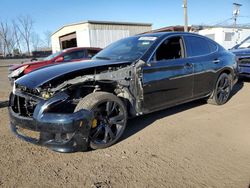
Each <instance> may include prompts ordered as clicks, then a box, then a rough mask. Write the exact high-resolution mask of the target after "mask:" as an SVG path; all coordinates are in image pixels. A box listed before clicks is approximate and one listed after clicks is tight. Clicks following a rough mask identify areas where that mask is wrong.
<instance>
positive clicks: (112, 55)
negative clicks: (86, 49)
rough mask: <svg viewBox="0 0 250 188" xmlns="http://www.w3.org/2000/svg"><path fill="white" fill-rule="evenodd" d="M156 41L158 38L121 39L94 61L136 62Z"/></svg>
mask: <svg viewBox="0 0 250 188" xmlns="http://www.w3.org/2000/svg"><path fill="white" fill-rule="evenodd" d="M156 39H157V37H154V36H135V37H128V38H125V39H121V40H119V41H117V42H114V43H112V44H111V45H109V46H108V47H106V48H105V49H103V50H102V51H100V52H99V53H98V54H96V55H95V56H94V57H93V59H107V60H122V61H126V60H127V61H134V60H137V59H139V58H141V57H142V56H143V54H144V53H145V52H146V51H147V50H148V49H149V47H150V46H151V45H152V44H153V43H154V42H155V40H156Z"/></svg>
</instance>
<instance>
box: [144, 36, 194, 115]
mask: <svg viewBox="0 0 250 188" xmlns="http://www.w3.org/2000/svg"><path fill="white" fill-rule="evenodd" d="M185 54H186V52H185V45H184V42H183V39H182V37H180V36H174V37H170V38H167V39H166V40H164V41H163V42H162V43H161V45H160V46H159V47H158V48H157V49H156V51H155V52H154V54H153V56H152V58H151V59H150V61H149V65H145V66H144V67H142V85H143V100H144V101H143V107H144V109H145V110H149V111H154V110H157V109H161V108H164V107H168V106H171V105H174V104H176V103H181V102H182V101H185V100H188V99H190V98H192V95H193V66H192V62H188V61H187V59H186V55H185Z"/></svg>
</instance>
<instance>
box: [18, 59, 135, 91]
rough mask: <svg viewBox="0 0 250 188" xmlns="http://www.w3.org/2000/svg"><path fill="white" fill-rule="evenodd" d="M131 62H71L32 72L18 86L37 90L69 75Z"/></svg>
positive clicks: (20, 80) (20, 79)
mask: <svg viewBox="0 0 250 188" xmlns="http://www.w3.org/2000/svg"><path fill="white" fill-rule="evenodd" d="M124 63H131V62H127V61H126V62H124V61H123V62H121V61H119V62H117V61H110V60H88V61H82V62H71V63H62V64H58V65H54V66H49V67H45V68H42V69H38V70H36V71H34V72H31V73H29V74H27V75H24V76H22V77H21V78H19V79H17V80H16V82H15V83H16V84H18V85H22V86H25V87H27V88H30V89H35V88H37V87H39V86H42V85H43V84H45V83H47V82H49V81H51V80H53V79H55V78H58V77H62V76H64V75H67V74H69V73H74V72H79V71H81V70H85V69H89V68H94V67H101V66H110V65H111V66H112V65H119V64H124Z"/></svg>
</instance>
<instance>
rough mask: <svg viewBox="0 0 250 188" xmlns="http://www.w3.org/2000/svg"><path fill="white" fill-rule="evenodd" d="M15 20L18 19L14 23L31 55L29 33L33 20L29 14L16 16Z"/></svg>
mask: <svg viewBox="0 0 250 188" xmlns="http://www.w3.org/2000/svg"><path fill="white" fill-rule="evenodd" d="M17 21H18V24H17V25H16V26H17V29H18V31H19V32H20V34H21V36H22V38H23V40H24V42H25V44H26V47H27V51H28V53H29V55H31V53H30V42H31V33H32V30H33V24H34V21H33V19H32V18H31V17H30V16H20V17H18V18H17Z"/></svg>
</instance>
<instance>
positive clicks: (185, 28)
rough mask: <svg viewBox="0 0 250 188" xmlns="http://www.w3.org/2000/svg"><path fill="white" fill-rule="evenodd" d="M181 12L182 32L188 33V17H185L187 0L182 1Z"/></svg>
mask: <svg viewBox="0 0 250 188" xmlns="http://www.w3.org/2000/svg"><path fill="white" fill-rule="evenodd" d="M183 11H184V23H185V25H184V31H185V32H188V16H187V0H183Z"/></svg>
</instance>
